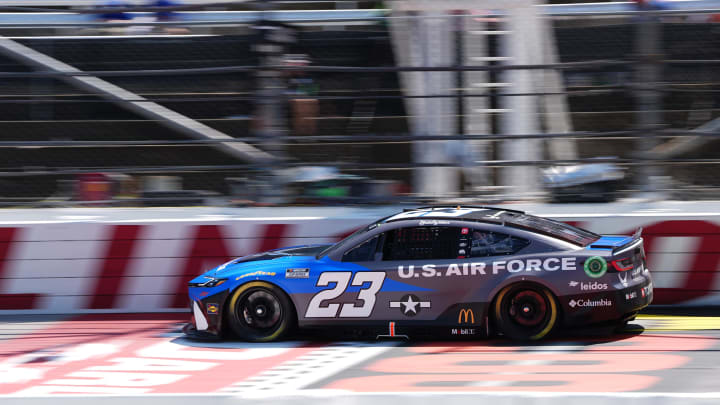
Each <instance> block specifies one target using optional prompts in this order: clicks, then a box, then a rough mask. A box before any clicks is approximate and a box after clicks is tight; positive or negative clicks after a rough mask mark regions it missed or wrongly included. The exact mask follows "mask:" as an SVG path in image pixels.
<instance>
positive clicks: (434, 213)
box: [379, 205, 599, 246]
mask: <svg viewBox="0 0 720 405" xmlns="http://www.w3.org/2000/svg"><path fill="white" fill-rule="evenodd" d="M418 219H422V220H428V219H429V220H445V221H468V222H481V223H490V224H495V225H501V226H509V227H512V228H519V229H523V230H526V231H529V232H533V233H536V234H541V235H545V236H551V237H554V238H556V239H560V240H564V241H566V242H571V243H574V244H578V245H581V246H586V245H588V244H590V243H591V242H593V241H595V240H596V239H597V238H599V235H597V234H595V233H593V232H590V231H587V230H585V229H580V228H576V227H574V226H570V225H568V224H565V223H562V222H559V221H555V220H552V219H549V218H543V217H537V216H535V215H530V214H526V213H525V212H524V211H518V210H512V209H506V208H500V207H486V206H460V205H453V206H449V205H442V206H430V207H420V208H414V209H406V210H404V211H403V212H401V213H399V214H395V215H392V216H390V217H387V218H384V219H383V220H381V221H379V222H380V223H388V222H398V221H407V220H418Z"/></svg>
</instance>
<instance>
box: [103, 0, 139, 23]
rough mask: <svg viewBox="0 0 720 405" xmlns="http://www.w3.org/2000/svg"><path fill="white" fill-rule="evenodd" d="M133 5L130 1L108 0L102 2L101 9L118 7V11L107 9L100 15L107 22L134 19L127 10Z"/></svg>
mask: <svg viewBox="0 0 720 405" xmlns="http://www.w3.org/2000/svg"><path fill="white" fill-rule="evenodd" d="M130 7H132V6H131V4H130V3H128V2H126V1H123V0H108V1H105V2H104V3H102V5H101V6H100V8H101V9H113V8H116V9H118V11H116V12H115V11H110V10H107V11H106V12H104V13H102V14H100V15H99V16H98V17H99V18H100V19H101V20H103V21H107V22H113V21H127V20H132V15H130V14H128V13H127V12H126V11H124V10H127V9H129V8H130Z"/></svg>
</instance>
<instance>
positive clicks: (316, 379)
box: [0, 309, 720, 405]
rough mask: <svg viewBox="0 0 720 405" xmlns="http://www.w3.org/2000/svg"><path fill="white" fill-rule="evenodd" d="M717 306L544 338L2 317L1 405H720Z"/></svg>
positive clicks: (162, 319) (125, 318)
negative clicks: (199, 330) (274, 338)
mask: <svg viewBox="0 0 720 405" xmlns="http://www.w3.org/2000/svg"><path fill="white" fill-rule="evenodd" d="M714 315H720V310H713V309H710V310H706V311H704V312H702V313H698V312H693V313H685V314H683V313H678V312H677V311H673V313H672V314H667V313H662V312H661V313H658V312H657V310H656V311H655V313H653V314H645V315H642V316H641V317H640V318H638V320H636V321H635V322H633V323H632V324H631V325H630V326H629V328H628V329H627V330H626V331H625V332H623V333H619V334H613V335H609V336H608V335H603V334H599V333H597V331H583V332H582V333H577V334H574V335H571V336H565V337H559V338H555V339H553V340H550V341H547V342H542V343H540V344H534V345H517V344H513V343H511V342H509V341H506V340H503V339H493V340H473V341H427V340H425V341H410V342H405V341H379V342H376V341H372V342H368V341H340V340H328V339H318V338H313V339H311V340H302V341H287V342H280V343H273V344H248V343H244V342H237V341H225V342H215V341H211V342H207V341H194V340H190V339H188V338H186V337H184V335H182V333H180V331H179V328H180V326H181V325H182V324H183V322H184V321H185V320H186V318H187V315H184V314H95V315H81V316H72V317H70V316H38V315H32V316H4V317H0V404H14V403H18V404H25V403H37V404H41V403H60V402H58V401H62V400H63V399H65V400H66V401H67V402H68V403H69V402H70V401H72V402H73V403H74V404H84V403H97V404H115V403H133V402H134V403H137V404H140V403H150V402H152V404H153V405H161V404H164V403H173V404H178V403H190V402H193V403H197V402H198V401H200V402H204V401H205V400H211V401H212V402H213V404H224V403H228V404H230V403H247V401H249V400H252V401H253V403H258V404H265V403H267V404H275V403H290V402H297V403H313V404H314V403H318V404H320V403H322V404H328V403H332V404H353V405H354V404H369V403H372V404H373V405H379V404H383V403H388V404H389V403H392V404H397V403H398V402H408V403H412V405H417V404H425V403H427V404H437V403H439V402H442V403H458V404H460V403H462V404H466V403H469V402H474V403H476V402H478V401H477V400H478V399H485V400H488V401H487V402H493V403H494V404H504V403H509V404H510V403H511V404H520V403H523V404H527V403H538V404H545V403H547V404H550V403H553V404H557V403H563V404H564V403H580V402H583V403H588V404H591V403H606V402H610V401H612V402H618V401H622V402H623V404H626V403H630V404H640V403H642V404H644V403H648V404H649V403H653V404H665V403H678V404H689V403H702V404H705V403H707V404H720V316H714ZM98 396H101V398H98ZM481 402H485V401H481Z"/></svg>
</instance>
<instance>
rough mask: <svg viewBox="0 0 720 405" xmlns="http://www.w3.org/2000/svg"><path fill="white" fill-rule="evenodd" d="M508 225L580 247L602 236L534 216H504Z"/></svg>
mask: <svg viewBox="0 0 720 405" xmlns="http://www.w3.org/2000/svg"><path fill="white" fill-rule="evenodd" d="M502 219H503V220H504V221H505V223H506V224H509V225H514V226H516V227H520V228H525V229H527V230H529V231H533V232H537V233H541V234H544V235H548V236H552V237H554V238H557V239H562V240H564V241H567V242H571V243H574V244H576V245H580V246H587V245H589V244H591V243H593V242H595V241H596V240H598V239H599V238H600V235H598V234H596V233H593V232H590V231H586V230H584V229H580V228H577V227H574V226H572V225H568V224H566V223H564V222H560V221H555V220H552V219H548V218H541V217H536V216H534V215H526V214H523V215H507V216H506V215H503V218H502Z"/></svg>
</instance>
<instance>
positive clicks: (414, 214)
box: [381, 205, 525, 223]
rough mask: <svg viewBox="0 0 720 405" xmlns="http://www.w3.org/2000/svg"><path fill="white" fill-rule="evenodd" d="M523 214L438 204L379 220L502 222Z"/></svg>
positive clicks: (408, 210) (479, 207)
mask: <svg viewBox="0 0 720 405" xmlns="http://www.w3.org/2000/svg"><path fill="white" fill-rule="evenodd" d="M506 214H507V215H508V216H517V215H524V214H525V212H523V211H518V210H511V209H504V208H498V207H485V206H460V205H452V206H450V205H439V206H430V207H420V208H411V209H405V210H403V212H401V213H399V214H395V215H392V216H390V217H387V218H385V219H383V220H382V221H381V222H394V221H401V220H412V219H419V218H422V219H445V220H453V219H454V220H460V221H477V222H491V223H502V222H505V221H504V220H506V219H507V216H506Z"/></svg>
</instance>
